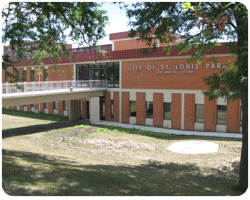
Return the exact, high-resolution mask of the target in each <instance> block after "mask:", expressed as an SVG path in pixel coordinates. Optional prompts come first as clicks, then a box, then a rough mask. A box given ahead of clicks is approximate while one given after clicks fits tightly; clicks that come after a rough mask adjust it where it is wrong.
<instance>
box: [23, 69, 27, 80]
mask: <svg viewBox="0 0 250 200" xmlns="http://www.w3.org/2000/svg"><path fill="white" fill-rule="evenodd" d="M23 81H27V71H26V70H23Z"/></svg>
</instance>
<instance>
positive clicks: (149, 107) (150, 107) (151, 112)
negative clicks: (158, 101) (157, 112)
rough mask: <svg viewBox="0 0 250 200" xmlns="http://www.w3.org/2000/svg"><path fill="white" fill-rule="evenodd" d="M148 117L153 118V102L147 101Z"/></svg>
mask: <svg viewBox="0 0 250 200" xmlns="http://www.w3.org/2000/svg"><path fill="white" fill-rule="evenodd" d="M146 118H153V102H151V101H147V102H146Z"/></svg>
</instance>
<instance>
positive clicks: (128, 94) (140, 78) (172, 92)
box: [2, 29, 241, 133]
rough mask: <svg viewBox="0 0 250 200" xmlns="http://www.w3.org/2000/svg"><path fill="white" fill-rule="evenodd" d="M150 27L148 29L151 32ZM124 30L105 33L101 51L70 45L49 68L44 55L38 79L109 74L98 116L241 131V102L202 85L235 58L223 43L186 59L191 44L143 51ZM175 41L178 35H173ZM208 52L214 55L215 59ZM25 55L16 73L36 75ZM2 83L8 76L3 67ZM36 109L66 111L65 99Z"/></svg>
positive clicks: (83, 105) (84, 108) (83, 108)
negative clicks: (215, 95)
mask: <svg viewBox="0 0 250 200" xmlns="http://www.w3.org/2000/svg"><path fill="white" fill-rule="evenodd" d="M154 31H155V30H154V29H152V33H151V35H153V34H154ZM128 33H129V32H122V33H113V34H110V40H111V41H112V44H111V45H103V46H101V49H104V50H106V51H107V53H106V54H105V55H103V54H101V53H97V52H96V51H92V50H89V51H86V49H85V50H84V49H72V50H71V59H70V60H69V59H67V58H66V57H62V58H61V60H59V61H58V65H57V67H56V68H57V69H59V70H63V71H64V72H57V71H52V68H53V58H47V59H44V61H43V63H44V66H42V67H41V68H42V72H43V75H40V81H59V80H102V79H107V80H108V88H107V91H106V92H105V96H103V97H101V98H100V119H102V120H107V121H114V122H121V123H130V124H145V125H151V126H159V127H167V128H173V129H184V130H202V131H218V132H235V133H236V132H240V131H241V102H240V100H235V101H233V102H231V101H230V102H226V101H224V99H221V98H219V99H217V100H213V101H208V98H207V97H206V96H204V95H203V94H202V90H206V89H208V88H207V87H206V86H205V84H204V82H203V79H204V78H205V77H207V76H209V75H212V74H213V73H219V70H220V69H222V68H227V67H228V66H229V65H230V63H232V62H233V61H234V60H235V59H236V58H235V57H234V56H232V55H231V54H230V50H229V48H228V47H227V46H226V44H222V45H221V46H217V47H215V48H214V49H213V50H212V51H209V52H207V54H206V57H205V59H204V61H203V62H202V63H201V64H200V65H198V64H197V63H188V62H187V61H186V59H187V58H189V57H190V55H191V54H192V50H191V51H189V52H186V53H181V54H179V52H178V51H177V50H173V51H171V52H170V54H169V55H167V54H166V51H164V50H163V48H164V46H165V45H164V44H158V51H157V52H156V53H153V54H150V55H142V54H140V52H139V51H138V49H140V48H145V47H146V44H145V43H143V42H141V41H139V42H138V41H137V40H136V36H135V38H128ZM175 37H176V39H177V42H178V39H179V38H180V35H178V34H176V35H175ZM212 58H217V62H216V63H215V62H214V61H213V59H212ZM26 62H29V60H25V61H22V62H19V63H17V67H18V68H19V77H20V78H23V77H26V81H27V82H30V81H35V82H36V81H39V76H38V75H37V74H36V69H37V68H38V67H37V66H33V67H28V66H27V65H26V64H25V63H26ZM2 80H3V83H5V81H6V80H7V79H6V77H5V72H4V71H3V73H2ZM79 105H80V106H79V108H80V109H79V116H81V117H83V118H88V117H89V114H88V112H89V103H88V101H79ZM10 109H20V110H27V111H34V110H38V109H39V104H35V105H19V106H15V107H13V108H10ZM40 111H41V112H45V113H50V114H58V115H68V102H67V101H58V102H44V103H41V104H40Z"/></svg>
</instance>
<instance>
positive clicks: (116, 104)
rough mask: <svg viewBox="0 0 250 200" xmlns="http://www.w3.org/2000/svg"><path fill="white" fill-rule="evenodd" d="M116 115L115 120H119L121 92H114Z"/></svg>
mask: <svg viewBox="0 0 250 200" xmlns="http://www.w3.org/2000/svg"><path fill="white" fill-rule="evenodd" d="M113 96H114V101H113V102H114V117H113V119H112V121H113V122H119V118H120V117H119V110H120V109H119V108H120V106H119V100H120V96H119V92H114V95H113Z"/></svg>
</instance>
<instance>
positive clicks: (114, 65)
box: [76, 62, 119, 88]
mask: <svg viewBox="0 0 250 200" xmlns="http://www.w3.org/2000/svg"><path fill="white" fill-rule="evenodd" d="M106 79H107V81H108V87H110V88H114V87H119V62H109V63H96V64H79V65H76V80H106Z"/></svg>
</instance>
